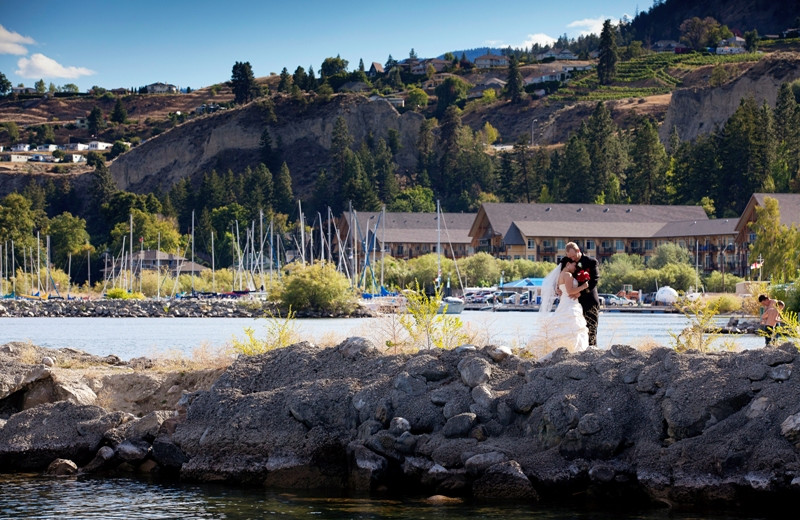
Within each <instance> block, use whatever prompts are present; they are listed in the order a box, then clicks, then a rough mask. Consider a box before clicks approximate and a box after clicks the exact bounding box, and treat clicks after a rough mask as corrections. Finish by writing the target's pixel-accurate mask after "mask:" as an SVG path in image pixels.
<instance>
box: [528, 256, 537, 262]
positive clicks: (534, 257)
mask: <svg viewBox="0 0 800 520" xmlns="http://www.w3.org/2000/svg"><path fill="white" fill-rule="evenodd" d="M528 260H530V261H531V262H535V261H536V255H528Z"/></svg>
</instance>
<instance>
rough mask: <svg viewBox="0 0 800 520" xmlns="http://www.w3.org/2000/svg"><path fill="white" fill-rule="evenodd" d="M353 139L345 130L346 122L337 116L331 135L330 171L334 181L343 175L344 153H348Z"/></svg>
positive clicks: (347, 130)
mask: <svg viewBox="0 0 800 520" xmlns="http://www.w3.org/2000/svg"><path fill="white" fill-rule="evenodd" d="M352 144H353V138H352V136H351V135H350V130H349V129H348V128H347V121H346V120H345V118H344V117H342V116H339V117H337V118H336V122H335V123H334V124H333V134H332V135H331V150H330V154H331V170H332V172H333V176H334V179H335V180H338V179H341V178H342V176H343V175H344V167H345V164H344V162H345V156H346V152H347V151H350V146H351V145H352Z"/></svg>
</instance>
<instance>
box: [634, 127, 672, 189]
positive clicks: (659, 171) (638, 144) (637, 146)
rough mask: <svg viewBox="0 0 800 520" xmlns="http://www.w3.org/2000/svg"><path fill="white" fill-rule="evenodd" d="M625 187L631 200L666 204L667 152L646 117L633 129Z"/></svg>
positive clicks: (656, 131)
mask: <svg viewBox="0 0 800 520" xmlns="http://www.w3.org/2000/svg"><path fill="white" fill-rule="evenodd" d="M630 157H631V165H630V167H629V169H628V175H627V179H628V182H627V184H626V191H627V193H628V196H629V197H630V199H631V202H633V203H634V204H666V203H667V202H668V201H667V200H666V190H665V189H664V187H665V184H666V182H665V181H666V171H667V153H666V150H664V145H662V144H661V141H660V140H659V139H658V130H657V129H656V127H655V125H653V123H652V122H651V121H650V120H649V119H645V120H644V121H642V122H641V123H640V124H639V125H637V127H636V130H635V135H634V139H633V147H632V149H631V153H630Z"/></svg>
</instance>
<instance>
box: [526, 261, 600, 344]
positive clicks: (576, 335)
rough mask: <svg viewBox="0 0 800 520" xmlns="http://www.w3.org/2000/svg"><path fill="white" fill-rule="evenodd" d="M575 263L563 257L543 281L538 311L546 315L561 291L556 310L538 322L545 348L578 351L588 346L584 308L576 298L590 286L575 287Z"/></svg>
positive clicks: (583, 284) (576, 285)
mask: <svg viewBox="0 0 800 520" xmlns="http://www.w3.org/2000/svg"><path fill="white" fill-rule="evenodd" d="M574 272H575V262H573V261H572V260H570V258H569V257H566V256H565V257H564V258H562V259H561V261H560V262H559V263H558V265H556V267H555V269H553V270H552V271H550V273H549V274H548V275H547V276H546V277H545V279H544V281H543V282H542V304H541V306H540V307H539V312H544V313H549V312H550V310H551V309H552V308H553V304H554V301H555V298H556V294H557V293H558V292H559V291H560V294H561V298H560V299H559V303H558V307H556V311H555V312H554V313H553V314H552V315H551V314H548V315H546V316H544V319H543V320H541V330H540V337H539V338H538V339H539V340H540V341H543V342H544V343H545V345H547V346H548V347H555V348H558V347H565V348H566V349H567V350H569V351H570V352H580V351H583V350H586V349H587V348H588V347H589V330H588V329H587V328H586V319H585V318H584V317H583V308H582V307H581V304H580V303H578V299H577V297H575V298H573V296H577V295H578V294H580V292H581V291H583V290H584V289H586V288H588V287H589V284H588V283H587V282H584V283H582V284H580V285H578V281H577V280H576V279H575V278H574V277H573V273H574Z"/></svg>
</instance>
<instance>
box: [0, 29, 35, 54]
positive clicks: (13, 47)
mask: <svg viewBox="0 0 800 520" xmlns="http://www.w3.org/2000/svg"><path fill="white" fill-rule="evenodd" d="M34 43H36V41H35V40H34V39H33V38H31V37H29V36H22V35H21V34H19V33H15V32H11V31H9V30H8V29H6V28H5V27H3V26H2V25H0V54H16V55H24V54H28V49H27V48H25V46H26V45H33V44H34Z"/></svg>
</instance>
